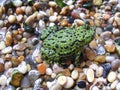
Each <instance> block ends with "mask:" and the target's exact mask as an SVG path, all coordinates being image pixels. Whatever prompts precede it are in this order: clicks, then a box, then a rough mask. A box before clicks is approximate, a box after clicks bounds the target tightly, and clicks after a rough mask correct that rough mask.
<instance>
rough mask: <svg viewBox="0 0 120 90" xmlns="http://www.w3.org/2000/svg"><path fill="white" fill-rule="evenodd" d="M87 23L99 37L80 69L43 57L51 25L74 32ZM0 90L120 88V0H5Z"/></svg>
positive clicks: (0, 21)
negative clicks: (48, 29)
mask: <svg viewBox="0 0 120 90" xmlns="http://www.w3.org/2000/svg"><path fill="white" fill-rule="evenodd" d="M1 1H2V0H0V2H1ZM86 21H87V22H89V24H90V26H92V27H94V28H95V37H94V39H93V40H92V41H91V42H90V43H89V44H88V45H86V46H85V47H84V49H83V51H82V55H81V57H80V60H81V61H80V63H78V66H76V65H74V64H73V63H72V62H69V61H68V62H66V64H65V65H63V66H60V65H59V64H56V63H54V64H49V63H47V62H46V61H45V60H42V59H41V52H40V51H41V47H42V42H43V41H42V40H40V36H41V34H42V33H43V32H44V31H45V29H46V28H47V27H51V26H58V28H68V29H69V28H71V27H79V26H84V25H86ZM76 47H77V46H76ZM73 48H74V47H73ZM0 90H120V0H4V1H3V2H1V5H0Z"/></svg>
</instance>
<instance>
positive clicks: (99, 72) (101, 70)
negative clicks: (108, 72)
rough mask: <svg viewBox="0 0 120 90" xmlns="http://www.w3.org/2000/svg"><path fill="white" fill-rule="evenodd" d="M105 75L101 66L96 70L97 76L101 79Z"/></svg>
mask: <svg viewBox="0 0 120 90" xmlns="http://www.w3.org/2000/svg"><path fill="white" fill-rule="evenodd" d="M102 74H103V67H102V66H100V67H99V68H97V69H96V76H97V77H100V76H102Z"/></svg>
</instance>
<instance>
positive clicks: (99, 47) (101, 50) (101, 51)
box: [96, 45, 106, 55]
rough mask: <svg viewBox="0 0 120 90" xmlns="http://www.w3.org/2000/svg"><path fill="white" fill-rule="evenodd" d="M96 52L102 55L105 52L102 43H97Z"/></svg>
mask: <svg viewBox="0 0 120 90" xmlns="http://www.w3.org/2000/svg"><path fill="white" fill-rule="evenodd" d="M96 52H97V54H98V55H103V54H105V52H106V51H105V48H104V47H103V46H102V45H99V46H98V47H97V50H96Z"/></svg>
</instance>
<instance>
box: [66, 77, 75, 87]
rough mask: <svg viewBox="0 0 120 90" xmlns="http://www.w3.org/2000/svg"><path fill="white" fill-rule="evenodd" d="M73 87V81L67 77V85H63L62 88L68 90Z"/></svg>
mask: <svg viewBox="0 0 120 90" xmlns="http://www.w3.org/2000/svg"><path fill="white" fill-rule="evenodd" d="M73 85H74V80H73V79H72V78H71V77H67V83H66V84H65V85H64V88H66V89H68V88H71V87H72V86H73Z"/></svg>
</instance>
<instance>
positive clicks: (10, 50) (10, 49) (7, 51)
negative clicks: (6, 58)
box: [1, 46, 12, 54]
mask: <svg viewBox="0 0 120 90" xmlns="http://www.w3.org/2000/svg"><path fill="white" fill-rule="evenodd" d="M11 52H12V47H11V46H8V47H5V48H4V49H2V51H1V54H9V53H11Z"/></svg>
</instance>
